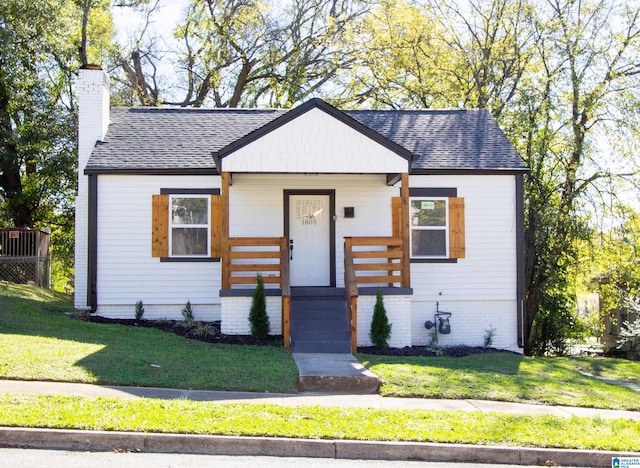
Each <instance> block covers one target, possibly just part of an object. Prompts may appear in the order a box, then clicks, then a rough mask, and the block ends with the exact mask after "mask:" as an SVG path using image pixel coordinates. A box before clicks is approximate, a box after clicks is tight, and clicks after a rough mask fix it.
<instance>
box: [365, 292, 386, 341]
mask: <svg viewBox="0 0 640 468" xmlns="http://www.w3.org/2000/svg"><path fill="white" fill-rule="evenodd" d="M390 337H391V324H390V323H389V319H388V318H387V311H386V309H385V308H384V301H383V299H382V292H381V291H380V290H379V289H378V291H377V293H376V305H375V307H374V309H373V319H372V320H371V330H370V331H369V338H371V342H372V343H373V344H374V346H378V347H379V348H388V347H389V338H390Z"/></svg>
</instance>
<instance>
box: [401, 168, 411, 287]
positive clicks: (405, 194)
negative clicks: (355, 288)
mask: <svg viewBox="0 0 640 468" xmlns="http://www.w3.org/2000/svg"><path fill="white" fill-rule="evenodd" d="M400 198H401V199H402V218H401V219H402V225H401V226H400V235H401V236H402V287H403V288H410V287H411V258H410V250H409V242H410V241H411V239H410V238H409V174H408V173H406V172H405V173H403V174H402V175H401V185H400Z"/></svg>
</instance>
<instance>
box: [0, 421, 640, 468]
mask: <svg viewBox="0 0 640 468" xmlns="http://www.w3.org/2000/svg"><path fill="white" fill-rule="evenodd" d="M0 446H2V447H17V448H37V449H61V450H88V451H112V450H114V449H123V450H128V451H143V452H154V453H184V454H206V455H245V456H260V455H262V456H283V457H311V458H335V459H362V460H399V461H402V460H407V461H432V462H460V463H496V464H501V463H503V464H521V465H541V464H547V465H548V463H547V462H555V463H557V464H558V465H562V466H611V459H612V458H613V457H640V453H626V452H610V451H597V450H565V449H543V448H528V447H501V446H481V445H464V444H436V443H420V442H363V441H353V440H307V439H285V438H268V437H233V436H211V435H187V434H155V433H139V432H109V431H82V430H67V429H35V428H11V427H2V428H0Z"/></svg>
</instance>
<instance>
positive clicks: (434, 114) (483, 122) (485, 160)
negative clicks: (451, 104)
mask: <svg viewBox="0 0 640 468" xmlns="http://www.w3.org/2000/svg"><path fill="white" fill-rule="evenodd" d="M345 113H346V114H347V115H349V116H351V117H353V118H354V119H356V120H358V121H359V122H361V123H363V124H364V125H366V126H367V127H370V128H372V129H374V130H376V131H377V132H378V133H381V134H382V135H384V136H386V137H387V138H389V139H391V140H393V141H395V142H396V143H398V144H399V145H400V146H402V147H404V148H406V149H408V150H409V151H411V153H413V162H412V163H411V169H412V172H419V171H421V170H436V169H474V170H525V169H526V166H525V164H524V161H523V160H522V158H520V156H519V155H518V153H516V150H515V149H514V148H513V146H512V145H511V143H510V142H509V140H508V139H507V137H506V136H505V135H504V133H502V130H500V127H498V124H497V123H496V122H495V120H494V119H493V117H492V116H491V113H490V112H489V111H488V110H484V109H483V110H416V111H346V112H345Z"/></svg>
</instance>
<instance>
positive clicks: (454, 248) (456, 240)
mask: <svg viewBox="0 0 640 468" xmlns="http://www.w3.org/2000/svg"><path fill="white" fill-rule="evenodd" d="M464 237H465V233H464V198H459V197H450V198H449V258H464V257H465V241H464Z"/></svg>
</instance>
